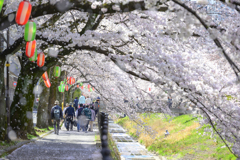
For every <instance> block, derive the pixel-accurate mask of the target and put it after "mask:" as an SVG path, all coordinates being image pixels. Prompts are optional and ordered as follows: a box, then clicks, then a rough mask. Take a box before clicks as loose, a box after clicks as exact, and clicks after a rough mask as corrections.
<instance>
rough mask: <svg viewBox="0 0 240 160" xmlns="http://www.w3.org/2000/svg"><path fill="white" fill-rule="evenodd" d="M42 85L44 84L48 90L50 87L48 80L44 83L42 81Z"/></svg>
mask: <svg viewBox="0 0 240 160" xmlns="http://www.w3.org/2000/svg"><path fill="white" fill-rule="evenodd" d="M44 83H45V86H46V87H47V88H50V87H51V83H50V80H49V79H47V80H46V81H44Z"/></svg>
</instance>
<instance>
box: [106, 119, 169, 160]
mask: <svg viewBox="0 0 240 160" xmlns="http://www.w3.org/2000/svg"><path fill="white" fill-rule="evenodd" d="M109 132H110V133H111V135H112V138H113V140H114V141H115V143H116V145H117V147H118V150H119V152H120V154H121V160H164V159H165V158H161V159H160V158H159V157H158V156H156V155H155V154H152V153H150V152H148V151H147V149H146V148H145V146H143V145H141V144H140V143H138V142H137V141H136V140H134V139H133V138H132V137H131V136H129V135H128V134H127V133H126V131H125V130H124V129H123V128H122V127H121V126H120V125H118V124H115V123H114V122H113V121H112V120H109Z"/></svg>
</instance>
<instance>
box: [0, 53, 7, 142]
mask: <svg viewBox="0 0 240 160" xmlns="http://www.w3.org/2000/svg"><path fill="white" fill-rule="evenodd" d="M5 60H6V59H5V58H4V57H0V140H3V139H5V135H6V125H7V124H6V103H5V84H4V65H5Z"/></svg>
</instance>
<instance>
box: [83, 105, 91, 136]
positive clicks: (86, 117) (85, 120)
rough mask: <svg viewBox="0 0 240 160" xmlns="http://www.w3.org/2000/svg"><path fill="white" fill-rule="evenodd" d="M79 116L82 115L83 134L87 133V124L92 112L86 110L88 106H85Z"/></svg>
mask: <svg viewBox="0 0 240 160" xmlns="http://www.w3.org/2000/svg"><path fill="white" fill-rule="evenodd" d="M81 115H83V122H84V123H83V125H82V126H83V131H85V133H87V129H88V124H89V120H90V119H91V116H92V112H91V110H90V109H89V108H88V106H86V107H85V108H84V109H83V111H82V113H81Z"/></svg>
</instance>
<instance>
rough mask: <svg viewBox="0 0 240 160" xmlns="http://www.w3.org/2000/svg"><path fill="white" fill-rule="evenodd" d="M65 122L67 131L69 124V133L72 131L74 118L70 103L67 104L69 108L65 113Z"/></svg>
mask: <svg viewBox="0 0 240 160" xmlns="http://www.w3.org/2000/svg"><path fill="white" fill-rule="evenodd" d="M65 115H66V120H67V130H68V131H69V123H71V127H70V129H71V131H72V130H73V117H75V113H74V108H73V107H72V102H70V103H69V107H68V108H67V109H66V111H65Z"/></svg>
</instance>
